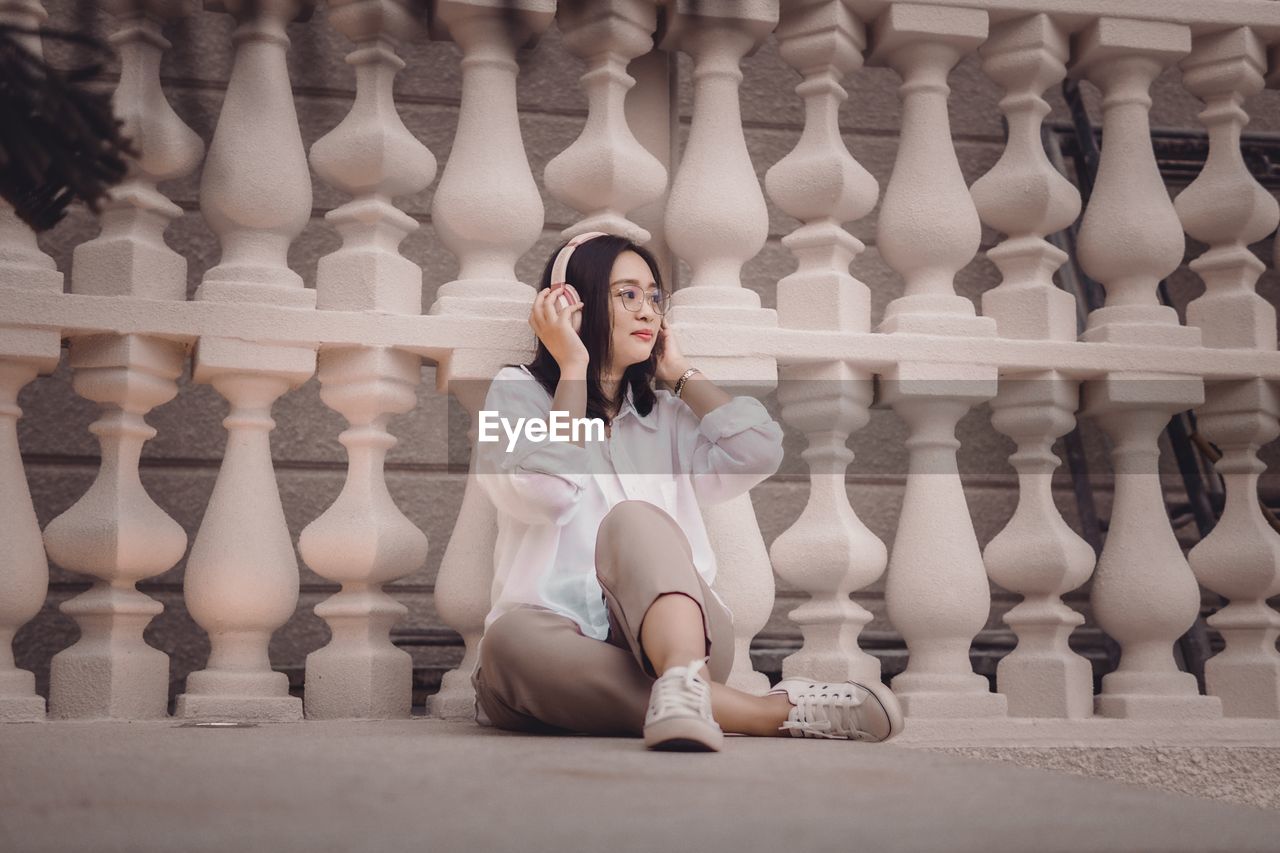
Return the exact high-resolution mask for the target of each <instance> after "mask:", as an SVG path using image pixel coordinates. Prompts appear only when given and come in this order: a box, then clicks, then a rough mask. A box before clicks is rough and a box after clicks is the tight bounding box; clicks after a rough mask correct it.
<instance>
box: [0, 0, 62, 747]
mask: <svg viewBox="0 0 1280 853" xmlns="http://www.w3.org/2000/svg"><path fill="white" fill-rule="evenodd" d="M48 17H49V16H48V13H47V12H45V10H44V7H43V6H41V5H40V3H39V2H38V0H0V23H5V24H10V25H13V26H18V27H22V28H24V29H32V30H34V29H36V28H38V27H39V26H40V25H41V24H43V23H44V22H45V21H46V20H47V19H48ZM20 43H21V44H22V45H23V46H24V47H25V48H27V49H28V50H30V51H31V52H33V53H35V54H39V53H40V51H41V47H40V39H39V37H38V36H23V37H21V38H20ZM0 287H6V288H22V289H31V290H37V291H48V292H52V293H60V292H62V273H60V272H58V269H57V267H56V266H55V265H54V263H53V258H50V257H49V256H48V255H46V254H45V253H44V252H42V251H40V247H39V246H37V245H36V235H35V233H34V232H33V231H32V230H31V229H30V228H29V227H27V225H26V224H25V223H24V222H23V221H22V220H20V219H19V218H18V217H17V215H16V214H15V213H14V211H13V208H12V207H11V206H10V205H9V204H8V202H5V201H3V200H0ZM2 321H3V318H2V317H0V542H3V543H4V550H5V557H4V559H3V560H0V722H12V721H20V720H43V719H44V716H45V703H44V698H43V697H41V696H39V695H37V694H36V678H35V675H34V674H33V673H31V672H29V671H27V670H25V669H18V668H17V667H16V666H15V664H14V659H13V638H14V635H15V634H17V633H18V629H19V628H21V627H22V626H23V625H25V624H26V623H27V622H28V621H29V620H30V619H31V618H32V617H34V616H35V615H36V614H37V613H39V612H40V608H41V607H42V606H43V605H44V600H45V596H46V595H47V593H48V590H49V564H48V562H47V560H46V558H45V553H44V543H43V542H42V541H41V539H40V525H39V522H38V521H37V520H36V511H35V507H34V506H32V503H31V492H30V491H29V490H28V488H27V475H26V471H25V470H24V469H23V467H22V454H21V452H20V450H19V448H18V418H19V417H20V416H21V415H22V410H21V409H19V408H18V392H19V391H21V390H22V388H23V387H24V386H25V385H26V384H27V383H28V382H30V381H31V380H33V379H35V378H36V376H37V374H40V373H47V372H48V371H50V370H53V369H54V368H55V367H57V365H58V360H59V358H60V357H61V355H62V339H61V337H60V336H59V334H58V331H57V330H56V329H22V328H18V327H15V326H6V325H4V324H3V322H2Z"/></svg>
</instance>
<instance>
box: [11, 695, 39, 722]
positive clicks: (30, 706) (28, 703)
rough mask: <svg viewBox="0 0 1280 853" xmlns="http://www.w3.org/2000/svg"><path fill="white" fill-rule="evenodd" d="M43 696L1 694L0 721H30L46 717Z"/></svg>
mask: <svg viewBox="0 0 1280 853" xmlns="http://www.w3.org/2000/svg"><path fill="white" fill-rule="evenodd" d="M44 715H45V710H44V697H42V696H0V723H29V722H38V721H43V720H44V718H45V716H44Z"/></svg>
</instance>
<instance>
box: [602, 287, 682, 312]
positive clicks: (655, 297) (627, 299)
mask: <svg viewBox="0 0 1280 853" xmlns="http://www.w3.org/2000/svg"><path fill="white" fill-rule="evenodd" d="M614 296H616V297H618V298H619V299H621V300H622V307H623V308H626V309H627V310H628V311H630V312H632V313H638V312H639V311H640V306H641V305H643V304H644V302H645V299H646V298H647V299H648V300H649V304H651V305H652V306H653V310H654V311H655V312H656V313H657V314H658V315H659V316H661V315H663V314H666V313H667V305H668V304H669V303H670V301H671V300H670V298H668V296H667V294H666V292H665V291H662V290H652V291H650V292H649V293H647V294H645V293H642V292H641V291H640V289H639V288H635V287H624V288H622V289H621V290H619V291H618V292H617V293H615V294H614Z"/></svg>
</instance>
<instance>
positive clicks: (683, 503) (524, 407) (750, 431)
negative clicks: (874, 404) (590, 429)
mask: <svg viewBox="0 0 1280 853" xmlns="http://www.w3.org/2000/svg"><path fill="white" fill-rule="evenodd" d="M656 395H657V400H656V402H655V403H654V407H653V409H652V410H651V411H650V412H649V414H648V415H646V416H645V417H641V416H640V414H639V413H638V412H637V411H636V410H635V408H634V406H633V405H632V399H631V393H630V391H629V390H628V392H627V396H626V399H625V400H624V401H623V403H622V406H621V407H620V408H619V411H618V414H617V416H616V417H615V418H614V419H613V425H612V430H611V431H612V435H610V436H607V437H606V438H605V439H604V440H603V441H592V440H587V441H585V442H584V446H582V447H579V446H578V445H576V444H573V443H572V442H567V441H565V442H551V441H543V442H534V441H530V440H527V439H526V438H524V437H523V436H522V437H521V438H520V439H518V440H517V442H516V444H515V446H514V447H513V448H512V449H511V450H510V452H508V450H507V447H508V436H507V434H506V432H505V431H503V430H502V429H499V430H498V434H499V441H497V442H478V443H477V445H476V447H477V451H476V459H475V475H476V477H477V480H478V481H479V483H480V484H481V486H482V488H483V489H484V491H485V492H486V494H488V495H489V498H490V500H492V501H493V504H494V506H495V507H496V508H497V510H498V541H497V544H496V546H495V548H494V555H493V557H494V576H493V587H492V590H491V598H490V601H491V602H492V607H491V609H490V611H489V614H488V616H487V617H486V618H485V629H486V630H487V629H488V627H489V626H490V625H491V624H493V622H494V621H495V620H496V619H497V618H498V617H499V616H501V615H502V614H503V613H506V612H507V611H508V610H510V609H512V608H513V607H514V606H516V605H517V604H533V605H537V606H539V607H545V608H547V609H550V610H553V611H555V612H556V613H560V614H562V615H564V616H567V617H568V618H570V619H572V620H573V621H574V622H576V623H577V624H578V627H579V628H580V629H581V630H582V633H583V634H584V635H585V636H588V637H592V638H594V639H597V640H604V639H606V638H607V637H608V635H609V616H608V611H607V609H606V605H605V603H604V600H603V599H602V597H601V589H600V584H599V581H597V579H596V567H595V545H596V531H597V530H598V529H599V527H600V522H601V521H602V520H603V519H604V516H605V514H606V513H607V512H608V511H609V510H610V509H611V508H612V507H613V506H614V505H615V504H617V503H619V502H620V501H623V500H643V501H648V502H650V503H653V504H656V505H657V506H659V507H661V508H662V509H663V510H665V511H666V512H667V514H668V515H670V516H671V517H672V518H673V519H675V520H676V522H677V523H678V524H679V525H680V527H681V528H682V529H683V530H684V533H685V536H686V537H687V538H688V540H689V545H690V548H691V549H692V551H693V563H694V566H695V567H696V568H697V570H698V573H699V574H700V575H701V576H702V578H703V579H704V580H705V581H706V582H707V586H708V587H710V586H711V584H712V582H713V581H714V580H715V576H716V561H715V555H714V554H713V553H712V551H711V544H710V542H709V541H708V539H707V531H706V527H705V526H704V525H703V522H702V514H701V512H700V511H699V505H705V504H715V503H720V502H722V501H727V500H729V499H731V498H734V497H737V496H738V495H741V494H743V493H745V492H746V491H747V490H749V489H750V488H751V487H752V486H755V485H756V484H757V483H759V482H761V481H762V480H765V479H767V478H768V477H770V476H771V475H772V474H773V473H774V472H775V471H777V470H778V466H779V465H780V464H781V463H782V428H781V427H780V426H779V425H778V424H777V423H776V422H775V421H774V420H773V419H772V418H771V417H770V415H769V412H768V410H767V409H765V407H764V406H763V405H762V404H761V403H760V401H759V400H757V399H755V398H754V397H747V396H743V397H735V398H733V399H732V400H731V401H729V402H728V403H725V404H724V405H722V406H720V407H719V408H717V409H715V410H713V411H711V412H708V413H707V415H706V416H705V417H703V418H702V419H701V421H699V419H698V416H697V415H695V414H694V412H693V410H692V409H690V408H689V406H688V405H687V404H686V403H684V401H682V400H680V399H679V398H677V397H676V396H675V395H673V394H671V393H670V392H668V391H663V390H659V391H657V392H656ZM551 404H552V398H551V395H550V394H548V393H547V391H546V389H544V388H543V387H542V385H541V384H539V382H538V380H537V379H535V378H534V377H533V375H532V374H531V373H529V371H528V369H527V368H524V367H523V366H521V367H504V368H503V369H502V370H500V371H499V372H498V374H497V376H495V377H494V381H493V384H492V385H491V386H490V388H489V393H488V396H487V397H486V398H485V403H484V409H485V410H488V411H497V412H499V413H500V416H501V417H503V418H506V419H507V420H508V421H509V422H510V423H511V424H513V425H514V423H515V421H516V418H520V417H524V418H540V419H542V420H548V419H549V413H550V409H551ZM600 432H603V430H600ZM713 594H714V590H713ZM716 598H717V599H719V598H720V597H719V596H718V595H717V596H716ZM721 603H722V604H723V601H721Z"/></svg>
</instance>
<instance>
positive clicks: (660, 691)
mask: <svg viewBox="0 0 1280 853" xmlns="http://www.w3.org/2000/svg"><path fill="white" fill-rule="evenodd" d="M706 663H707V659H706V658H703V659H701V660H695V661H693V662H692V663H690V664H689V665H688V666H673V667H671V669H669V670H667V671H666V672H664V673H662V675H660V676H659V677H658V680H657V681H655V682H654V683H653V692H652V693H650V694H649V711H648V713H646V714H645V715H644V745H645V746H646V747H648V748H649V749H665V750H682V751H690V752H716V751H718V750H719V749H720V747H721V745H722V744H723V743H724V732H723V731H721V730H720V726H719V724H717V723H716V720H715V717H713V716H712V714H711V685H710V684H709V683H708V682H707V681H704V680H703V679H702V678H699V677H698V674H697V673H698V670H699V668H701V667H703V666H705V665H706Z"/></svg>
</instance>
